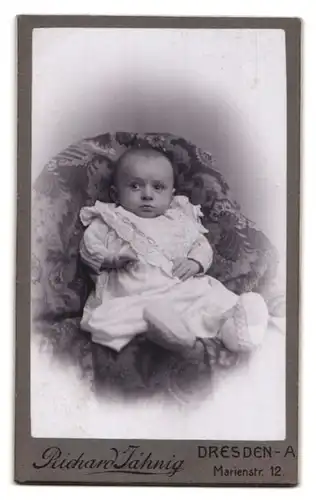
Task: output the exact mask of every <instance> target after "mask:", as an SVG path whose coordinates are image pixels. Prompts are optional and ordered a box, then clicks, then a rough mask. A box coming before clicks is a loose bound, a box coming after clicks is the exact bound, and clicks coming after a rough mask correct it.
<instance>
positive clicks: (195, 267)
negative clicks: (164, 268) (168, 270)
mask: <svg viewBox="0 0 316 500" xmlns="http://www.w3.org/2000/svg"><path fill="white" fill-rule="evenodd" d="M200 271H201V266H200V264H199V263H198V262H196V261H195V260H192V259H175V261H174V263H173V268H172V272H173V274H174V276H176V277H177V278H180V280H183V281H185V280H187V279H189V278H191V277H192V276H195V275H196V274H198V273H199V272H200Z"/></svg>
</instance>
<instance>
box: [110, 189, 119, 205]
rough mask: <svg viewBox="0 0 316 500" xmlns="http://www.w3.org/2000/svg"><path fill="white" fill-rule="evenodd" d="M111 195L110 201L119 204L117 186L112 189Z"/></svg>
mask: <svg viewBox="0 0 316 500" xmlns="http://www.w3.org/2000/svg"><path fill="white" fill-rule="evenodd" d="M109 194H110V200H111V201H112V203H117V202H118V195H117V189H116V187H115V186H111V187H110V191H109Z"/></svg>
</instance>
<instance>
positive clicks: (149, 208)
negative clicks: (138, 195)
mask: <svg viewBox="0 0 316 500" xmlns="http://www.w3.org/2000/svg"><path fill="white" fill-rule="evenodd" d="M140 208H141V209H142V210H153V209H154V208H155V207H153V206H152V205H141V206H140Z"/></svg>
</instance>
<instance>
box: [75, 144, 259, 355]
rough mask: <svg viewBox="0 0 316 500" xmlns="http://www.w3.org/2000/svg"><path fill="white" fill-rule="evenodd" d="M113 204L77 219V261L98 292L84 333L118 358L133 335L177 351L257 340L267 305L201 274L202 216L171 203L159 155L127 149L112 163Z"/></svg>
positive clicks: (208, 257) (234, 347)
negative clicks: (209, 341) (209, 342)
mask: <svg viewBox="0 0 316 500" xmlns="http://www.w3.org/2000/svg"><path fill="white" fill-rule="evenodd" d="M111 198H112V200H113V203H102V202H99V201H97V202H96V204H95V205H94V206H93V207H84V208H82V210H81V212H80V217H81V221H82V223H83V225H84V226H87V229H86V230H85V233H84V236H83V239H82V242H81V246H80V254H81V258H82V260H83V261H84V263H85V264H86V265H87V266H88V267H89V268H90V270H91V277H92V279H93V280H94V283H95V290H94V291H93V292H92V293H91V295H90V296H89V298H88V300H87V303H86V305H85V308H84V312H83V317H82V321H81V327H82V328H83V329H84V330H86V331H88V332H90V333H91V336H92V340H93V341H94V342H96V343H99V344H102V345H104V346H108V347H110V348H112V349H114V350H115V351H120V350H121V349H123V348H124V347H125V346H126V345H127V344H128V343H129V342H130V341H131V340H132V339H133V338H134V337H135V336H136V335H138V334H141V333H143V334H144V333H145V334H146V335H147V336H148V338H149V339H150V340H151V341H152V342H155V343H157V344H160V345H161V346H163V347H165V348H167V349H170V350H173V351H185V350H187V349H193V348H194V347H195V346H196V342H197V340H198V339H202V341H203V338H210V337H218V338H220V339H221V340H222V342H223V343H224V344H225V345H226V347H227V348H228V349H229V350H231V351H249V350H251V349H253V348H254V347H255V346H257V345H258V344H260V342H261V341H262V338H263V335H264V332H265V329H266V327H267V322H268V312H267V307H266V305H265V302H264V300H263V298H262V297H261V296H260V295H258V294H256V293H246V294H243V295H241V296H240V297H239V296H237V295H235V294H234V293H233V292H231V291H229V290H227V289H226V288H225V287H224V286H223V285H222V284H221V283H220V282H219V281H217V280H216V279H214V278H211V277H210V276H205V273H206V271H207V270H208V269H209V267H210V266H211V263H212V255H213V252H212V248H211V246H210V244H209V243H208V241H207V239H206V238H205V236H204V234H205V233H207V230H206V229H205V228H204V227H203V225H202V224H201V220H200V218H201V217H202V213H201V210H200V208H199V207H197V206H193V205H192V204H191V203H190V202H189V200H188V198H186V197H185V196H176V195H175V188H174V171H173V166H172V164H171V163H170V161H169V160H168V159H167V157H166V156H164V155H163V154H162V153H160V152H158V151H156V150H152V149H130V150H128V151H127V152H125V153H124V154H123V155H122V156H121V157H120V158H119V160H118V162H117V164H116V166H115V171H114V179H113V185H112V186H111Z"/></svg>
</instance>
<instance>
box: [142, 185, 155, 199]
mask: <svg viewBox="0 0 316 500" xmlns="http://www.w3.org/2000/svg"><path fill="white" fill-rule="evenodd" d="M152 197H153V194H152V189H151V187H150V186H148V185H147V186H145V187H144V189H143V191H142V198H143V200H152Z"/></svg>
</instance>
